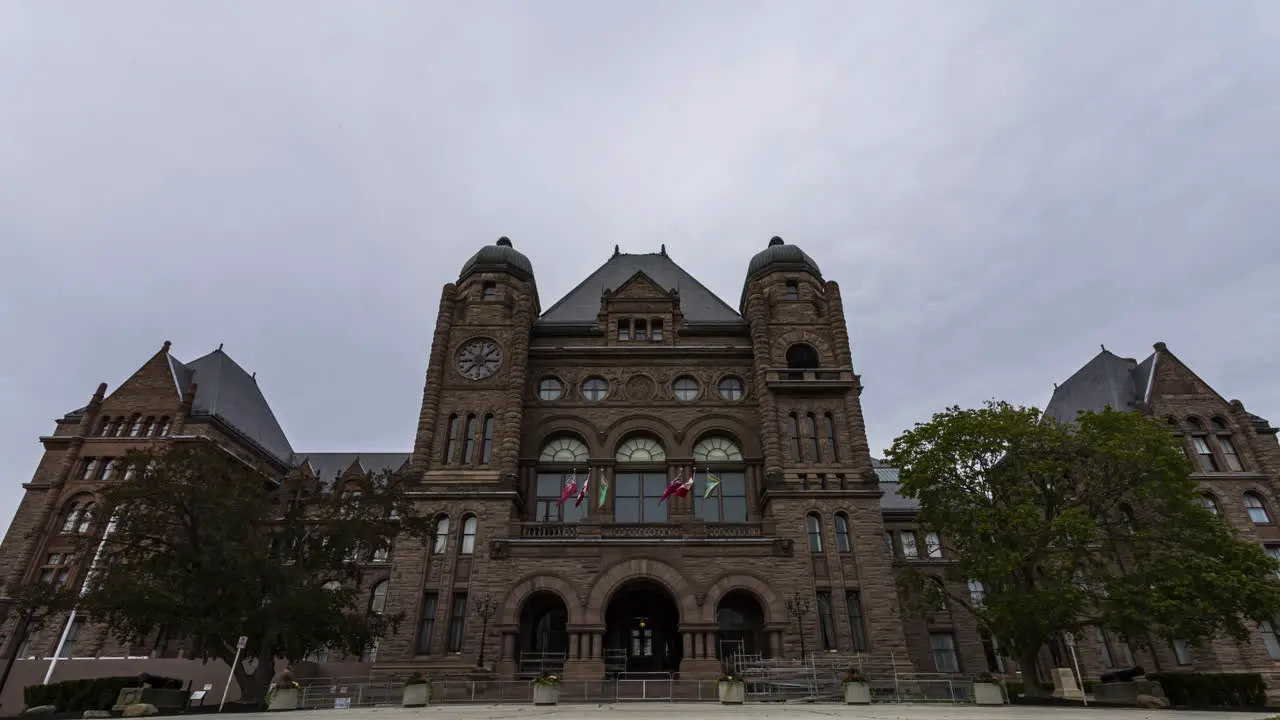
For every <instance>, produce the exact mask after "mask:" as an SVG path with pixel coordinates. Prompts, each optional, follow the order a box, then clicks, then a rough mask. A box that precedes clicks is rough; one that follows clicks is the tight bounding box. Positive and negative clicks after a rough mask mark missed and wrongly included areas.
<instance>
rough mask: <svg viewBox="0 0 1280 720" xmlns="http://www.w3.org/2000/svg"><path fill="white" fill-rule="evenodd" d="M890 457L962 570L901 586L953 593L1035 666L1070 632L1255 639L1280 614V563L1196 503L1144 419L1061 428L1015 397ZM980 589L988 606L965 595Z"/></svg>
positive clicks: (933, 431) (922, 517) (1101, 417)
mask: <svg viewBox="0 0 1280 720" xmlns="http://www.w3.org/2000/svg"><path fill="white" fill-rule="evenodd" d="M886 459H887V461H888V462H889V463H890V464H891V465H893V466H894V467H896V468H898V473H899V477H900V478H901V481H902V493H903V495H905V496H907V497H910V498H916V499H918V500H919V502H920V513H919V521H920V524H921V526H922V527H924V528H926V529H928V530H931V531H935V532H938V533H939V534H940V535H941V537H942V539H943V542H944V543H945V546H946V547H947V549H948V550H949V553H948V554H949V556H950V558H951V559H952V560H953V561H954V562H951V563H949V564H947V565H946V566H945V569H944V570H943V572H944V577H940V578H939V577H930V576H926V575H924V574H923V573H921V572H919V571H916V570H909V571H908V572H907V573H905V574H904V576H903V578H904V584H906V585H907V586H909V587H910V588H911V589H913V590H915V591H916V597H917V598H918V599H919V600H920V601H921V602H924V603H927V602H935V603H936V602H937V601H938V600H939V599H941V598H940V597H939V596H940V595H943V594H945V595H946V596H947V600H948V601H949V602H950V603H951V604H952V605H953V606H958V607H961V608H963V609H965V610H966V611H968V612H969V613H971V614H972V615H973V616H974V617H975V618H976V620H977V622H978V625H979V627H980V628H982V629H983V630H985V631H986V632H988V633H990V635H991V636H992V637H994V638H996V639H997V641H999V642H1000V644H1001V645H1002V646H1003V648H1004V649H1005V650H1006V651H1007V652H1008V653H1009V654H1010V656H1011V657H1013V658H1014V659H1016V660H1017V661H1018V663H1019V664H1020V665H1021V666H1022V667H1023V668H1024V670H1025V671H1027V672H1031V671H1032V669H1033V668H1034V667H1035V661H1036V657H1037V656H1038V654H1039V652H1040V650H1041V648H1042V647H1043V646H1044V645H1045V644H1046V643H1047V642H1049V641H1051V640H1053V639H1054V638H1057V637H1061V636H1063V634H1065V633H1073V634H1075V635H1076V636H1077V637H1080V636H1082V634H1083V632H1084V631H1086V630H1087V629H1090V628H1100V629H1103V630H1107V631H1111V632H1114V633H1116V634H1118V635H1120V636H1121V637H1123V638H1125V639H1126V640H1127V641H1129V642H1130V643H1132V645H1133V646H1134V647H1140V646H1149V645H1150V644H1151V643H1152V641H1153V639H1154V638H1161V639H1164V640H1172V639H1174V638H1177V639H1181V640H1185V641H1186V642H1188V643H1189V644H1192V645H1195V644H1199V643H1203V642H1205V641H1207V640H1209V639H1210V638H1212V637H1214V636H1215V635H1220V634H1225V635H1228V636H1231V637H1234V638H1237V639H1242V640H1243V639H1246V638H1247V637H1248V635H1249V627H1248V624H1247V623H1248V621H1250V620H1255V621H1256V620H1264V619H1270V618H1273V617H1275V616H1276V614H1277V613H1278V612H1280V583H1278V582H1277V577H1276V571H1277V569H1278V568H1280V564H1277V563H1276V561H1275V560H1273V559H1271V558H1270V557H1269V556H1268V555H1267V554H1266V552H1265V551H1264V550H1263V548H1262V547H1261V546H1260V545H1258V544H1257V543H1254V542H1249V541H1247V540H1244V539H1242V538H1241V537H1240V536H1239V535H1238V534H1237V532H1236V531H1235V530H1233V529H1232V528H1230V527H1229V526H1228V525H1227V524H1226V523H1225V522H1223V521H1222V519H1220V518H1218V517H1217V516H1215V515H1214V514H1213V513H1211V512H1210V511H1208V510H1207V509H1206V508H1204V507H1203V506H1201V505H1200V504H1199V503H1198V502H1197V499H1198V491H1197V483H1196V481H1195V480H1194V479H1193V478H1192V477H1191V474H1190V473H1191V465H1190V462H1189V460H1188V458H1187V456H1186V455H1185V453H1184V452H1183V450H1182V448H1181V446H1180V444H1179V441H1178V440H1177V439H1176V438H1175V437H1174V436H1173V435H1172V434H1171V433H1170V432H1169V429H1168V428H1167V427H1165V426H1164V425H1162V424H1161V423H1159V422H1156V421H1154V420H1152V419H1150V418H1148V417H1146V416H1144V415H1141V414H1139V413H1137V412H1122V411H1113V410H1110V409H1107V410H1104V411H1102V412H1086V413H1082V414H1081V415H1080V416H1079V418H1078V419H1077V420H1076V421H1075V422H1072V423H1065V424H1062V423H1057V422H1054V421H1052V420H1048V419H1043V418H1042V417H1041V413H1040V411H1038V410H1036V409H1035V408H1026V407H1015V406H1013V405H1010V404H1008V403H1003V402H990V403H987V405H986V406H985V407H982V408H978V409H961V408H958V407H952V408H948V409H947V410H946V411H944V412H942V413H939V414H937V415H935V416H934V417H933V419H932V420H931V421H929V422H927V423H920V424H917V425H916V426H915V427H914V428H912V429H911V430H908V431H907V432H905V433H903V434H902V435H901V436H900V437H898V438H897V439H896V440H895V441H894V443H893V446H892V447H891V448H890V449H889V450H888V451H887V452H886ZM939 580H943V581H944V582H939ZM971 580H972V581H978V582H980V583H982V586H983V588H984V590H985V594H984V596H983V597H982V598H981V601H980V602H977V603H974V602H973V596H972V594H971V593H969V592H967V591H964V592H956V591H954V588H961V587H965V586H966V584H967V583H968V582H969V581H971ZM1027 692H1028V693H1033V692H1038V686H1037V684H1036V683H1033V682H1028V683H1027Z"/></svg>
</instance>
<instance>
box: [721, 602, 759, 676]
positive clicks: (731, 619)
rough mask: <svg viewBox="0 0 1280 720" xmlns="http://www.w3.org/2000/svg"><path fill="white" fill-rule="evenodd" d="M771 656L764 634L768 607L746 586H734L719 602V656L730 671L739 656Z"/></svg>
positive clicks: (722, 663)
mask: <svg viewBox="0 0 1280 720" xmlns="http://www.w3.org/2000/svg"><path fill="white" fill-rule="evenodd" d="M740 655H742V656H747V657H750V656H753V655H763V656H769V655H770V653H769V648H768V647H767V642H766V640H765V634H764V608H762V607H761V606H760V601H759V600H757V599H756V597H755V596H754V595H752V594H751V593H749V592H747V591H746V590H731V591H729V592H728V593H726V594H725V596H724V597H723V598H721V599H720V602H719V604H718V605H717V606H716V657H717V658H719V659H720V664H721V665H722V666H723V667H724V668H725V671H726V672H731V671H733V670H734V669H735V668H734V665H735V664H736V659H737V657H738V656H740Z"/></svg>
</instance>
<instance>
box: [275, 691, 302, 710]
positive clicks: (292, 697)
mask: <svg viewBox="0 0 1280 720" xmlns="http://www.w3.org/2000/svg"><path fill="white" fill-rule="evenodd" d="M299 695H301V693H299V691H298V688H276V689H275V692H273V693H271V702H270V703H268V704H267V710H297V709H298V697H299Z"/></svg>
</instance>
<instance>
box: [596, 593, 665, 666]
mask: <svg viewBox="0 0 1280 720" xmlns="http://www.w3.org/2000/svg"><path fill="white" fill-rule="evenodd" d="M604 622H605V672H606V673H607V674H609V675H611V676H615V677H616V676H617V675H618V674H619V673H660V672H667V673H676V672H679V670H680V658H681V657H682V656H683V655H684V644H683V642H682V641H681V638H680V608H679V607H678V606H677V605H676V601H675V598H673V597H671V594H670V593H669V592H667V590H666V589H665V588H663V587H662V586H661V585H658V584H657V583H655V582H652V581H649V580H637V581H634V582H630V583H627V584H626V585H623V586H622V587H621V588H618V590H617V592H615V593H614V594H613V598H612V599H610V600H609V607H608V608H607V609H606V610H605V621H604Z"/></svg>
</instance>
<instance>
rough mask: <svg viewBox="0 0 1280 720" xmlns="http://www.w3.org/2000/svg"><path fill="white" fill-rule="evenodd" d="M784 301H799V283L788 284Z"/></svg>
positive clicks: (784, 293)
mask: <svg viewBox="0 0 1280 720" xmlns="http://www.w3.org/2000/svg"><path fill="white" fill-rule="evenodd" d="M782 299H783V300H799V299H800V285H799V284H798V283H794V282H788V283H787V284H786V289H785V290H784V291H783V294H782Z"/></svg>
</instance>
